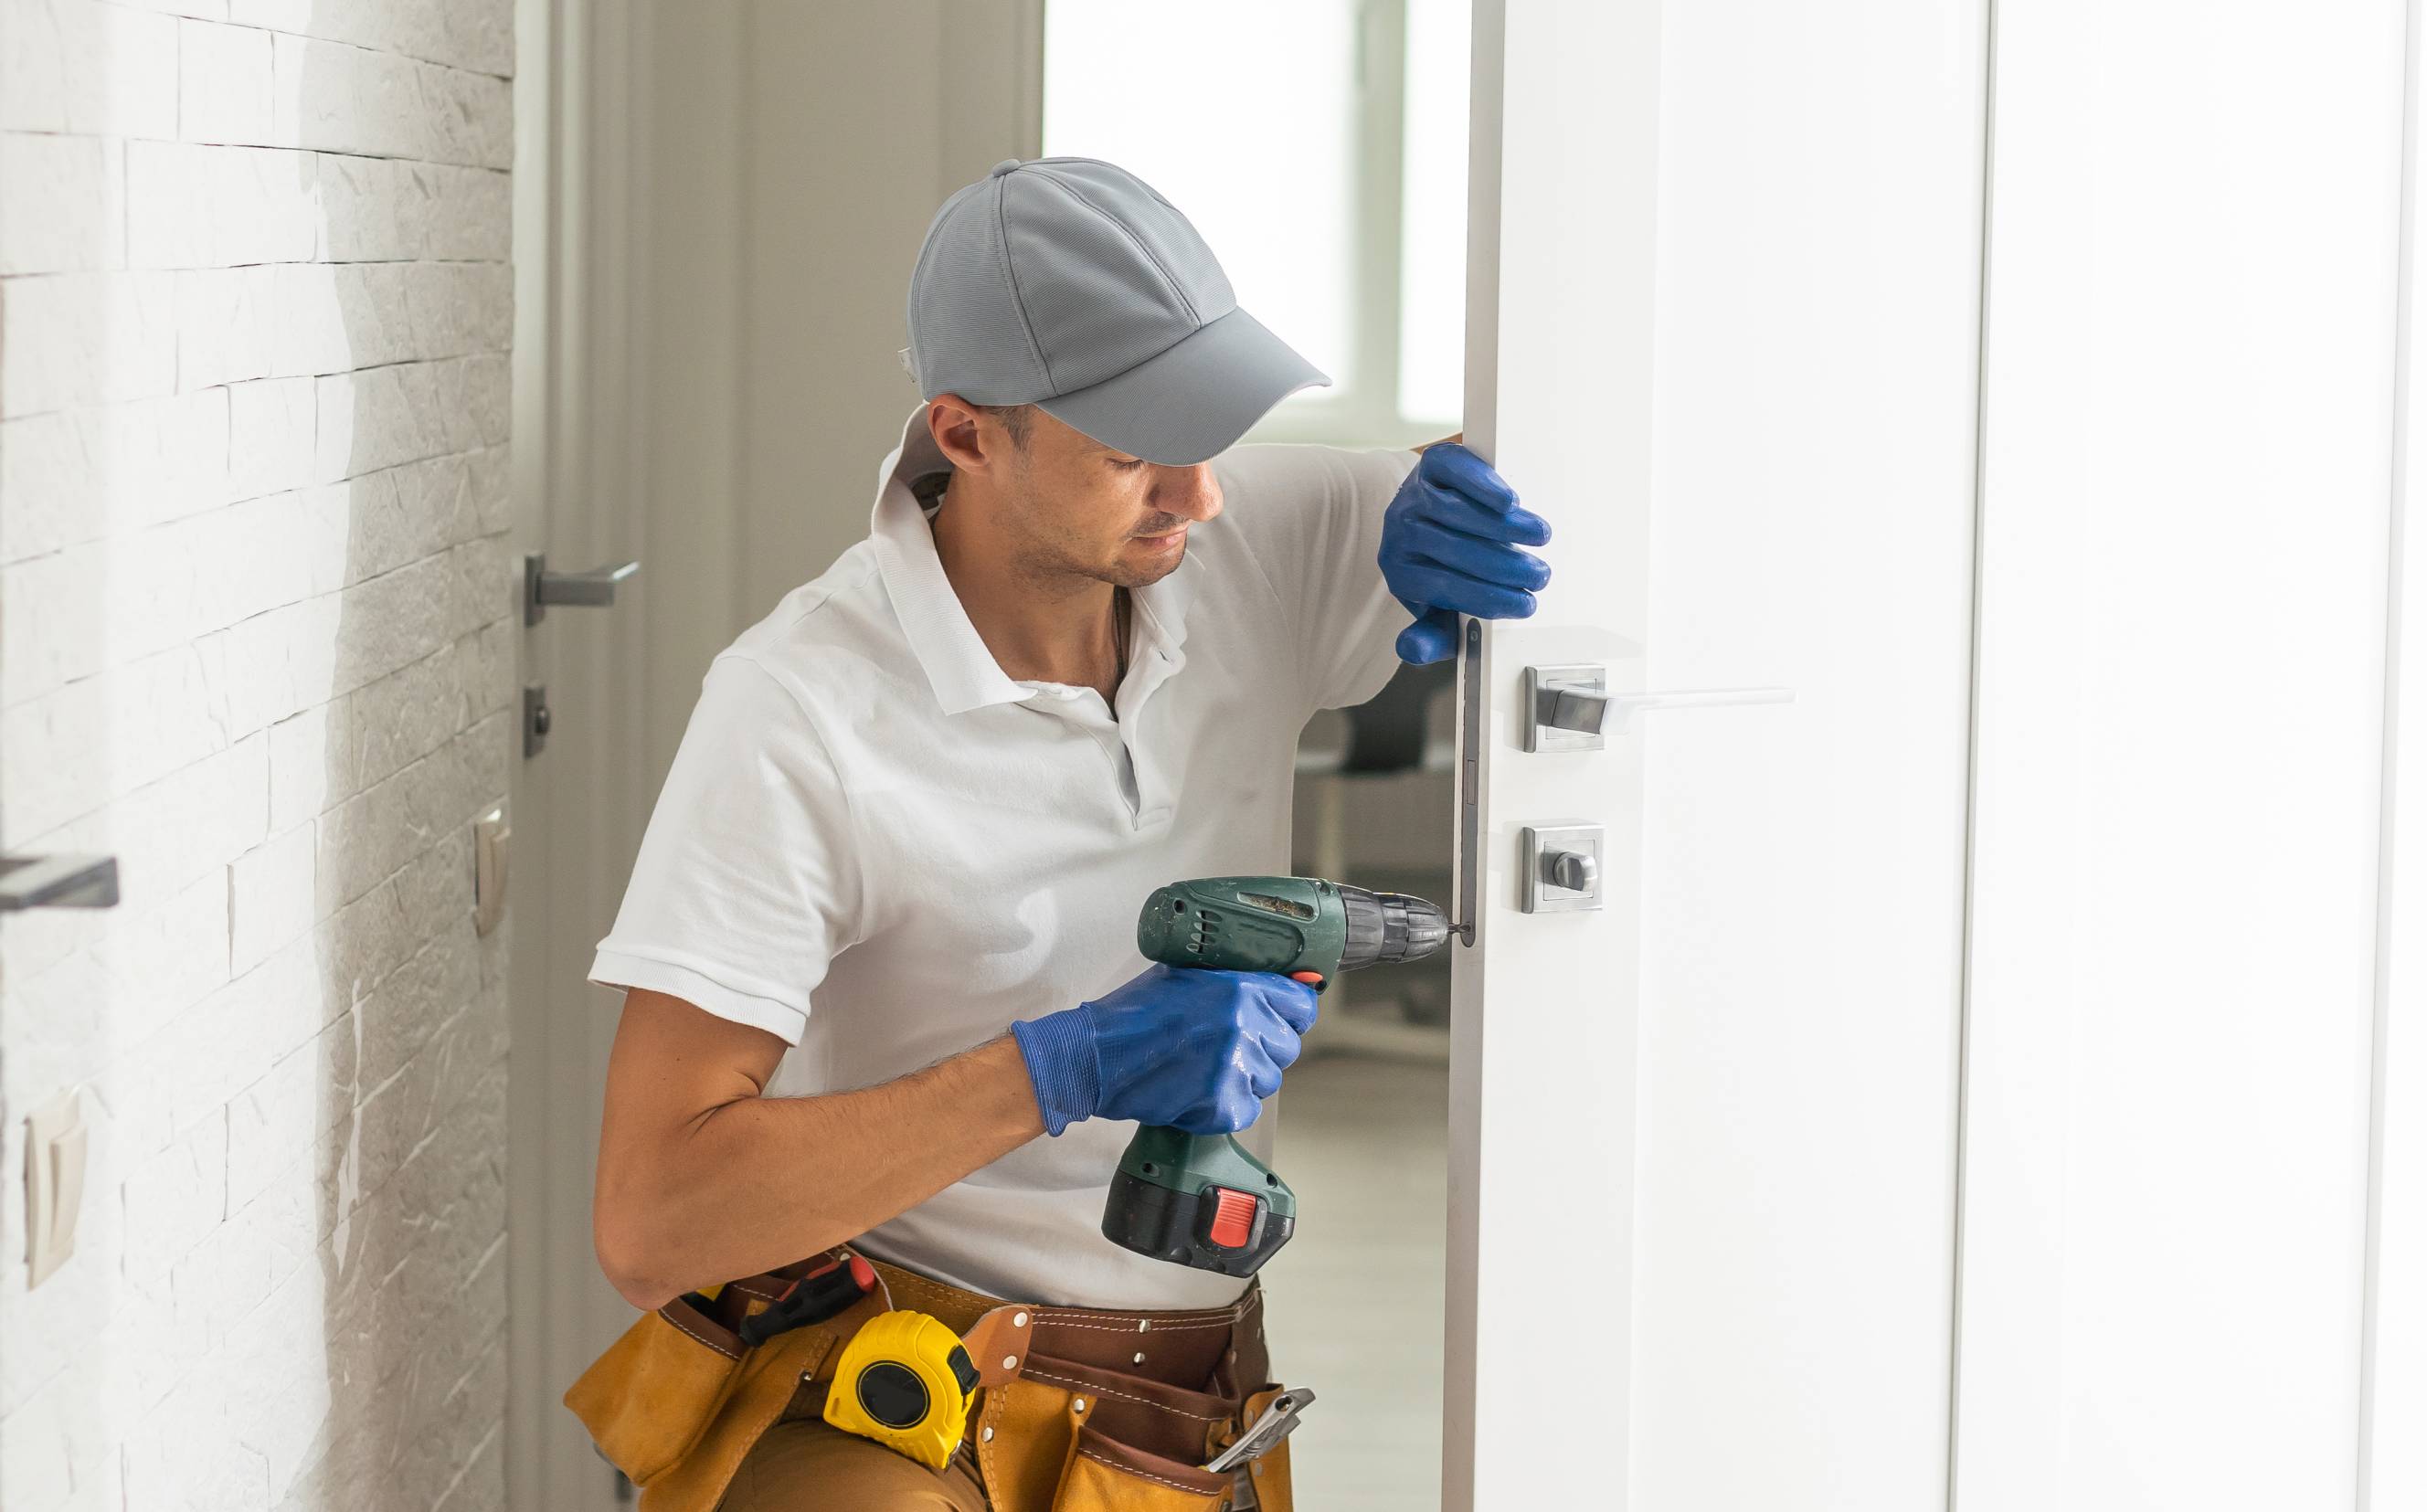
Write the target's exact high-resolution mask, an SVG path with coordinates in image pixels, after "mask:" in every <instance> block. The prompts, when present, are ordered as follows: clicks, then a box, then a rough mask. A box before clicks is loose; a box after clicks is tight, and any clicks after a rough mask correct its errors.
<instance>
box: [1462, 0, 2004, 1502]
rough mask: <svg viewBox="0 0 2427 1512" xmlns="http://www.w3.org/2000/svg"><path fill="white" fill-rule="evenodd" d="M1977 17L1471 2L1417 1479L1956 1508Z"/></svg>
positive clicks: (1482, 1497) (1869, 10) (1514, 1487)
mask: <svg viewBox="0 0 2427 1512" xmlns="http://www.w3.org/2000/svg"><path fill="white" fill-rule="evenodd" d="M1985 21H1986V18H1985V7H1984V6H1981V5H1977V4H1967V5H1956V6H1948V5H1946V4H1944V3H1941V0H1860V3H1854V4H1849V5H1844V6H1836V7H1829V8H1810V7H1802V6H1797V5H1793V4H1789V3H1785V0H1715V3H1710V4H1705V5H1698V6H1693V7H1681V6H1668V7H1663V6H1661V5H1660V4H1658V3H1657V0H1622V3H1616V4H1610V3H1600V0H1482V3H1479V4H1478V5H1477V7H1476V22H1475V37H1474V58H1475V88H1474V111H1475V120H1474V156H1473V166H1472V183H1473V209H1472V219H1473V231H1472V239H1471V247H1470V261H1469V266H1470V280H1471V286H1470V321H1469V364H1468V366H1469V393H1468V405H1467V421H1466V433H1467V437H1468V440H1469V441H1470V442H1471V443H1472V444H1473V445H1474V447H1476V449H1477V450H1478V451H1480V452H1482V453H1483V454H1484V455H1485V456H1486V457H1488V458H1490V459H1491V460H1492V461H1493V463H1495V465H1496V466H1498V467H1499V468H1500V470H1501V471H1502V472H1503V473H1504V474H1505V475H1506V476H1507V478H1508V480H1510V482H1511V483H1512V484H1513V485H1514V486H1515V487H1516V489H1517V490H1518V492H1519V493H1520V494H1521V495H1523V496H1524V497H1525V499H1526V501H1527V503H1528V505H1529V506H1530V507H1532V508H1534V509H1535V510H1536V511H1537V512H1539V513H1541V514H1543V515H1544V516H1545V517H1546V518H1548V519H1549V520H1550V521H1551V523H1552V528H1553V531H1554V535H1553V540H1552V543H1551V545H1550V546H1549V548H1548V550H1547V553H1546V555H1547V556H1548V557H1549V559H1550V561H1551V562H1552V566H1553V571H1554V575H1555V576H1554V580H1553V582H1552V584H1551V586H1550V588H1549V590H1548V591H1547V592H1546V593H1544V594H1543V595H1542V598H1541V608H1540V610H1539V612H1538V613H1537V614H1536V615H1535V616H1534V617H1533V618H1532V619H1530V620H1526V621H1522V622H1503V623H1496V624H1492V625H1490V626H1472V627H1471V633H1470V638H1469V640H1468V642H1467V646H1468V656H1467V658H1466V666H1465V667H1464V668H1463V669H1462V670H1463V672H1464V673H1465V675H1468V676H1469V677H1470V678H1471V679H1472V680H1471V682H1470V685H1469V690H1468V692H1467V696H1466V697H1465V698H1464V699H1463V700H1462V702H1461V707H1462V709H1463V710H1464V711H1465V713H1466V718H1465V721H1464V728H1463V730H1462V735H1463V737H1464V739H1465V742H1466V744H1465V751H1466V754H1467V756H1470V757H1471V758H1472V760H1471V766H1472V775H1471V785H1470V793H1471V796H1472V798H1473V804H1472V808H1471V812H1470V811H1467V810H1462V811H1461V820H1462V824H1461V829H1462V831H1463V834H1462V838H1461V844H1462V854H1461V857H1460V860H1461V872H1462V874H1464V875H1468V876H1470V877H1472V879H1473V887H1472V891H1471V894H1470V897H1471V900H1472V902H1471V907H1472V919H1473V922H1474V936H1473V943H1472V945H1471V946H1470V947H1469V948H1468V949H1466V950H1463V951H1460V953H1459V956H1458V962H1457V1000H1456V1001H1457V1006H1456V1012H1455V1056H1456V1060H1455V1065H1454V1069H1453V1078H1452V1101H1451V1119H1452V1130H1451V1140H1452V1168H1451V1201H1452V1213H1451V1228H1450V1312H1451V1316H1450V1321H1449V1349H1448V1368H1447V1374H1446V1390H1445V1406H1446V1409H1447V1421H1446V1423H1445V1426H1444V1436H1445V1444H1446V1450H1445V1475H1444V1488H1445V1494H1444V1501H1445V1503H1446V1504H1448V1505H1451V1506H1456V1507H1466V1506H1478V1507H1497V1506H1515V1505H1529V1504H1552V1503H1554V1502H1561V1501H1564V1502H1570V1503H1572V1502H1574V1501H1575V1500H1576V1499H1577V1496H1578V1493H1579V1490H1580V1489H1581V1490H1582V1491H1584V1493H1585V1496H1584V1500H1585V1501H1586V1502H1587V1504H1591V1505H1594V1506H1608V1507H1617V1506H1630V1507H1635V1506H1639V1507H1644V1508H1662V1509H1670V1508H1703V1507H1711V1508H1718V1507H1739V1506H1793V1507H1796V1508H1799V1509H1805V1508H1840V1507H1842V1508H1848V1509H1853V1508H1860V1509H1863V1512H1875V1509H1881V1508H1888V1509H1898V1508H1913V1509H1916V1512H1917V1509H1920V1508H1924V1507H1931V1508H1935V1507H1939V1506H1943V1505H1944V1503H1945V1496H1946V1441H1947V1417H1948V1380H1949V1373H1950V1356H1949V1350H1950V1343H1949V1338H1950V1315H1951V1309H1952V1306H1953V1302H1952V1292H1953V1265H1954V1259H1953V1257H1954V1173H1955V1142H1956V1072H1957V1049H1958V1041H1959V1030H1960V1023H1961V1000H1960V989H1961V975H1962V973H1961V965H1962V939H1963V848H1964V804H1965V787H1966V749H1967V740H1968V724H1969V717H1970V713H1969V696H1970V695H1969V669H1970V644H1971V634H1970V631H1971V613H1972V609H1971V588H1972V576H1973V573H1972V552H1973V544H1972V533H1973V532H1972V526H1973V518H1974V496H1975V489H1974V477H1975V449H1974V442H1975V434H1976V425H1975V414H1976V412H1975V401H1976V392H1977V389H1976V380H1977V374H1978V331H1979V290H1980V258H1979V226H1980V206H1981V200H1980V193H1981V183H1980V165H1981V133H1982V129H1983V106H1984V94H1983V89H1984V67H1985V61H1984V49H1985V40H1986V39H1985ZM1545 692H1548V693H1550V694H1551V697H1550V698H1549V699H1548V700H1547V701H1546V700H1545V698H1544V694H1545ZM1594 706H1598V707H1594ZM1596 716H1597V717H1596ZM1583 726H1589V727H1583ZM1583 856H1588V857H1589V858H1590V860H1591V861H1592V863H1593V864H1592V865H1591V866H1590V867H1584V866H1581V865H1580V864H1579V862H1578V860H1577V858H1578V857H1583ZM1574 884H1586V885H1587V886H1575V885H1574ZM1579 1373H1581V1374H1583V1375H1584V1376H1585V1377H1586V1378H1588V1379H1589V1380H1590V1382H1591V1383H1592V1386H1591V1390H1589V1391H1588V1392H1586V1393H1583V1394H1582V1396H1581V1397H1580V1399H1578V1400H1575V1401H1573V1402H1572V1403H1564V1404H1562V1407H1563V1409H1564V1410H1565V1411H1566V1412H1567V1413H1568V1414H1569V1415H1570V1423H1569V1427H1568V1431H1566V1432H1563V1433H1545V1432H1544V1431H1543V1430H1542V1427H1541V1417H1540V1413H1541V1410H1542V1406H1543V1392H1544V1391H1546V1390H1551V1389H1552V1388H1551V1386H1550V1385H1549V1384H1548V1383H1552V1382H1558V1381H1573V1380H1575V1379H1576V1378H1577V1376H1578V1374H1579Z"/></svg>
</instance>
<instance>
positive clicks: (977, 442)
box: [927, 394, 994, 472]
mask: <svg viewBox="0 0 2427 1512" xmlns="http://www.w3.org/2000/svg"><path fill="white" fill-rule="evenodd" d="M927 431H928V433H929V434H930V435H932V436H934V437H935V438H936V446H937V449H939V450H941V451H942V452H943V454H944V456H945V458H946V459H947V460H948V461H950V462H951V463H952V464H953V466H955V467H958V468H960V469H961V470H963V471H964V472H984V471H985V469H986V463H989V462H991V461H993V460H994V459H993V458H992V457H990V456H988V455H987V451H986V437H985V431H984V429H983V428H982V427H980V426H979V424H978V412H977V410H976V408H975V407H974V406H972V405H971V404H969V401H967V400H966V399H964V398H961V397H960V396H959V395H958V394H938V395H937V396H936V397H935V398H932V399H930V400H928V401H927Z"/></svg>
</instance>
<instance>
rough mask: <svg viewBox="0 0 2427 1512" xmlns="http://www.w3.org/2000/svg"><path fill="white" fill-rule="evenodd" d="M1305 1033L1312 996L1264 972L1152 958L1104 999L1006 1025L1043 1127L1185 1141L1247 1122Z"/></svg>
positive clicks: (1301, 985)
mask: <svg viewBox="0 0 2427 1512" xmlns="http://www.w3.org/2000/svg"><path fill="white" fill-rule="evenodd" d="M1313 1027H1314V989H1313V988H1312V987H1311V986H1308V985H1307V984H1305V983H1303V982H1295V981H1292V980H1291V979H1290V978H1288V977H1285V976H1279V975H1277V974H1276V973H1274V972H1270V971H1219V970H1214V969H1212V968H1210V967H1186V968H1184V969H1176V968H1174V967H1167V966H1164V965H1162V964H1160V963H1157V964H1156V965H1154V966H1150V967H1147V968H1146V970H1145V971H1143V972H1141V973H1140V974H1138V975H1137V976H1134V977H1132V978H1131V979H1130V980H1129V981H1127V982H1125V983H1123V984H1121V985H1120V986H1118V987H1116V988H1114V989H1113V990H1112V991H1111V992H1108V993H1106V994H1105V995H1104V996H1103V998H1102V999H1101V1000H1099V1001H1095V1002H1083V1003H1081V1004H1080V1005H1079V1006H1078V1007H1076V1008H1065V1009H1063V1010H1062V1011H1061V1012H1060V1013H1058V1014H1047V1015H1046V1016H1044V1017H1042V1018H1034V1019H1026V1020H1023V1021H1021V1022H1019V1023H1017V1024H1014V1025H1012V1026H1011V1034H1012V1038H1014V1039H1016V1040H1018V1042H1019V1053H1020V1055H1021V1056H1022V1057H1023V1058H1024V1059H1025V1060H1026V1061H1027V1062H1028V1079H1029V1081H1032V1082H1034V1083H1035V1086H1036V1107H1037V1111H1038V1112H1040V1113H1042V1114H1044V1115H1045V1131H1046V1132H1047V1133H1049V1134H1058V1133H1060V1132H1062V1130H1064V1129H1066V1128H1067V1127H1069V1126H1070V1125H1072V1124H1075V1123H1077V1122H1079V1121H1080V1120H1081V1119H1083V1118H1134V1119H1136V1120H1137V1121H1138V1122H1139V1123H1142V1124H1161V1125H1166V1126H1168V1127H1170V1128H1174V1129H1184V1130H1187V1131H1188V1132H1190V1133H1192V1134H1230V1133H1236V1132H1237V1131H1239V1130H1242V1129H1245V1128H1246V1127H1247V1126H1248V1125H1249V1124H1252V1123H1254V1122H1255V1121H1256V1114H1258V1113H1259V1112H1261V1111H1262V1101H1263V1099H1264V1098H1266V1097H1271V1096H1272V1095H1273V1094H1274V1093H1276V1092H1278V1091H1279V1090H1280V1085H1281V1071H1282V1069H1283V1068H1284V1067H1286V1066H1287V1065H1289V1064H1290V1063H1291V1062H1292V1061H1295V1060H1296V1059H1297V1041H1298V1036H1299V1035H1300V1034H1303V1033H1305V1032H1307V1031H1308V1030H1310V1029H1312V1028H1313Z"/></svg>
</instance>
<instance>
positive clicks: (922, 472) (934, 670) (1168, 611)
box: [869, 404, 1201, 714]
mask: <svg viewBox="0 0 2427 1512" xmlns="http://www.w3.org/2000/svg"><path fill="white" fill-rule="evenodd" d="M952 465H953V464H952V463H951V461H950V460H949V459H947V458H946V457H945V455H944V453H943V449H942V448H941V447H937V445H936V438H935V435H934V434H933V432H931V431H929V430H928V429H927V407H926V405H924V404H920V406H919V407H918V408H917V409H915V410H913V411H911V412H910V417H909V419H908V420H907V421H905V422H904V424H903V427H902V441H901V444H900V445H898V446H896V447H894V448H893V450H892V451H891V452H889V453H888V455H887V456H886V459H885V461H884V463H882V464H880V465H879V467H878V469H877V485H876V504H875V506H874V508H873V509H872V510H871V512H870V517H869V535H870V537H871V540H872V541H873V542H874V543H875V547H876V565H877V570H878V571H879V572H880V573H881V574H883V576H884V577H885V591H886V593H887V594H888V596H889V597H890V598H891V599H892V601H893V612H894V615H895V617H896V618H897V619H899V620H900V621H901V622H902V633H903V636H904V639H906V640H907V641H908V642H910V649H911V652H912V654H913V655H915V656H917V657H918V658H919V665H920V668H921V669H922V670H923V671H925V673H926V674H927V682H928V684H929V686H931V687H932V688H933V689H934V690H935V692H936V701H937V703H938V704H940V705H942V706H943V709H944V712H945V713H947V714H959V713H965V712H967V711H968V710H969V709H972V708H984V707H986V706H988V705H991V704H1017V703H1021V702H1024V701H1026V700H1028V699H1031V698H1034V697H1035V696H1036V690H1035V689H1034V688H1032V687H1025V686H1022V685H1021V684H1019V683H1018V682H1015V681H1013V680H1012V679H1011V678H1010V677H1009V676H1007V675H1004V673H1003V670H1002V666H1001V665H999V664H998V663H997V662H996V661H995V659H994V653H993V652H991V651H988V650H987V649H986V647H985V642H984V641H982V640H980V639H979V638H978V632H977V626H973V625H971V624H970V623H969V611H968V610H965V609H963V608H962V607H961V599H960V595H959V594H958V593H954V592H953V583H952V579H951V578H949V577H945V576H944V562H943V559H942V558H940V557H938V556H937V555H936V536H935V532H934V530H933V529H931V528H929V526H928V524H927V512H926V511H925V510H923V509H921V508H920V505H919V500H918V497H917V496H916V495H914V494H912V493H911V491H910V484H911V482H912V481H913V480H916V479H919V478H922V477H925V476H926V475H927V474H929V473H934V472H944V471H947V470H949V469H950V468H951V467H952ZM1200 570H1201V568H1200V567H1199V564H1198V563H1197V560H1196V558H1195V556H1194V555H1188V556H1183V557H1182V558H1181V562H1180V565H1179V566H1178V567H1177V568H1175V569H1173V570H1172V571H1171V572H1169V573H1167V574H1165V577H1164V578H1163V580H1162V581H1160V582H1156V583H1150V584H1148V586H1146V587H1144V588H1139V589H1132V591H1131V593H1130V602H1131V604H1132V607H1133V608H1134V609H1136V610H1137V611H1138V612H1137V615H1136V619H1137V627H1138V628H1140V629H1142V630H1143V631H1144V632H1145V640H1146V642H1147V648H1148V649H1149V650H1150V651H1154V652H1159V653H1160V654H1161V657H1160V659H1161V661H1162V663H1163V664H1162V666H1161V667H1159V668H1158V669H1157V670H1158V671H1159V672H1160V673H1161V674H1162V676H1157V677H1155V678H1154V679H1153V680H1154V681H1155V682H1157V683H1159V682H1161V681H1162V677H1164V676H1168V675H1171V674H1172V673H1175V672H1177V671H1179V670H1180V667H1181V663H1182V661H1183V660H1184V659H1185V658H1183V657H1182V656H1181V650H1180V646H1181V642H1183V641H1185V640H1186V639H1187V638H1188V604H1189V600H1190V599H1192V598H1193V597H1195V596H1196V594H1195V582H1194V580H1195V578H1196V576H1197V572H1198V571H1200ZM1139 672H1140V669H1139V668H1138V667H1137V666H1135V665H1132V667H1131V669H1130V675H1131V677H1132V678H1135V677H1137V676H1138V675H1139Z"/></svg>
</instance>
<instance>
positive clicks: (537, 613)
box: [523, 551, 641, 625]
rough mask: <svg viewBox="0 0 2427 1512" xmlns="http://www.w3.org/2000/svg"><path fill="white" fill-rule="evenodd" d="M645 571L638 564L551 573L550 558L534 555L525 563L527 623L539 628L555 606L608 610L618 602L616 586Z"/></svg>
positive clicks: (631, 562)
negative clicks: (616, 600) (552, 606)
mask: <svg viewBox="0 0 2427 1512" xmlns="http://www.w3.org/2000/svg"><path fill="white" fill-rule="evenodd" d="M640 570H641V564H640V563H639V562H637V561H626V562H619V563H617V564H615V565H613V566H609V567H593V568H591V569H590V570H589V571H588V572H550V571H548V570H547V556H546V553H544V552H537V551H535V552H532V553H531V554H530V555H529V556H527V557H525V558H524V559H523V623H524V624H525V625H537V624H538V623H539V622H540V621H541V620H543V619H546V617H547V611H548V608H549V606H551V605H554V606H557V607H559V608H562V609H604V608H606V607H608V606H609V605H611V604H613V603H614V602H615V585H616V584H618V583H621V582H623V581H625V580H626V579H627V578H629V577H631V576H632V575H633V574H634V573H636V572H639V571H640Z"/></svg>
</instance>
